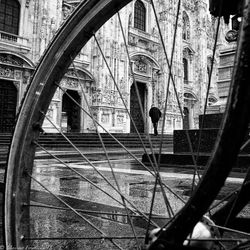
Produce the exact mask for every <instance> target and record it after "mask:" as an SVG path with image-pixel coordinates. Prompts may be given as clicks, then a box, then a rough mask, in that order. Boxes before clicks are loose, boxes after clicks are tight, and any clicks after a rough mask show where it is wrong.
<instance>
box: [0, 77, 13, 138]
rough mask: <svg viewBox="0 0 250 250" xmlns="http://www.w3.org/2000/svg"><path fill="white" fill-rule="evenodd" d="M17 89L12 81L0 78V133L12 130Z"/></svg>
mask: <svg viewBox="0 0 250 250" xmlns="http://www.w3.org/2000/svg"><path fill="white" fill-rule="evenodd" d="M16 105H17V89H16V87H15V85H14V84H13V82H11V81H6V80H3V79H0V133H9V132H12V130H13V128H14V124H15V117H16Z"/></svg>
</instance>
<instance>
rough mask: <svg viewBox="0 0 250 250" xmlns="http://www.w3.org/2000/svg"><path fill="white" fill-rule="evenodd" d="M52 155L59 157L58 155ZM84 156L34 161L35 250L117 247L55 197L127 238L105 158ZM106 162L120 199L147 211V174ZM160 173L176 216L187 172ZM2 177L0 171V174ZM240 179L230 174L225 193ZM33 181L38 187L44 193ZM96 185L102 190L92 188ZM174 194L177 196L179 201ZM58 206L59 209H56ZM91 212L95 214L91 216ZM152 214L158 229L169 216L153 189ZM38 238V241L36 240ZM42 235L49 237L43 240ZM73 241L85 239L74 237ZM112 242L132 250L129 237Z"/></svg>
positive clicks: (125, 163) (150, 185)
mask: <svg viewBox="0 0 250 250" xmlns="http://www.w3.org/2000/svg"><path fill="white" fill-rule="evenodd" d="M54 153H57V154H61V155H62V154H63V152H54ZM90 158H91V161H90V162H91V164H89V163H87V162H86V161H84V160H80V159H79V158H74V157H72V158H70V156H69V157H67V160H66V162H67V163H66V164H63V163H60V162H58V161H56V160H53V159H37V160H36V162H35V168H34V171H33V177H34V178H35V179H36V180H37V182H35V181H33V182H32V191H31V201H32V202H31V205H32V206H31V222H30V223H31V237H32V238H34V240H33V246H34V247H36V248H37V249H86V250H87V249H117V247H116V246H114V245H113V244H112V243H110V241H109V240H103V239H100V233H99V232H97V231H96V230H93V228H92V226H90V225H89V224H88V223H86V221H82V219H81V218H79V216H76V215H75V214H74V213H73V212H71V211H69V210H68V209H66V207H65V206H64V205H62V204H61V202H60V201H59V200H58V198H57V197H59V198H60V199H63V200H64V201H66V202H67V203H68V204H69V205H70V206H72V207H73V208H74V209H76V210H78V211H79V210H82V214H84V218H87V219H88V220H89V221H90V223H93V224H94V225H97V227H98V229H100V230H101V231H102V232H104V233H105V234H107V235H112V234H116V235H121V236H124V232H125V235H126V236H129V237H131V236H133V235H132V233H131V232H130V231H131V229H130V226H129V223H128V218H127V216H124V214H125V209H124V207H122V206H121V204H120V203H119V201H120V200H121V199H120V195H119V194H118V193H117V192H116V191H114V189H113V187H112V186H115V185H116V183H115V182H114V180H113V174H112V171H111V168H110V166H109V164H108V162H107V161H106V160H105V158H101V159H100V156H98V154H95V156H94V155H92V156H91V157H90ZM111 163H112V167H113V170H114V175H115V176H116V179H117V183H118V185H119V189H120V190H121V192H122V193H123V195H124V196H125V197H127V198H128V200H129V201H130V202H132V203H133V204H134V205H135V206H136V207H137V209H139V211H142V212H143V213H147V212H148V211H149V208H150V205H151V200H152V195H153V190H154V184H155V182H154V177H153V176H152V174H151V173H150V172H149V171H148V170H146V169H144V168H143V167H142V166H141V165H140V164H138V162H137V161H136V160H134V159H131V158H128V157H124V156H123V157H121V156H119V157H114V159H113V160H111ZM92 164H93V166H94V168H95V169H93V166H92ZM149 170H150V169H149ZM161 173H162V174H161V176H162V181H163V183H164V184H165V185H166V186H167V187H169V188H171V190H173V191H174V193H175V194H172V193H171V192H169V190H168V188H165V190H166V195H167V196H168V199H169V200H170V203H171V204H172V209H173V212H177V211H178V210H179V209H180V208H181V207H182V206H183V204H184V202H185V201H186V200H187V199H188V197H189V195H190V192H191V190H190V188H191V183H192V178H193V175H192V171H191V170H188V169H176V168H163V169H162V170H161ZM3 174H4V171H3V170H2V171H1V176H3ZM242 181H243V179H242V178H241V174H239V173H238V174H234V175H233V176H232V177H231V178H229V179H228V185H227V189H229V190H234V189H235V188H237V187H238V186H239V184H240V183H242ZM39 183H42V185H44V187H45V188H46V190H45V188H44V187H42V186H41V185H40V184H39ZM97 186H98V187H100V188H101V189H103V190H104V192H103V191H101V189H98V188H96V187H97ZM229 190H224V192H225V193H227V192H228V191H229ZM48 191H49V192H52V193H53V195H52V194H50V193H49V192H48ZM54 195H55V196H54ZM221 195H223V194H221ZM177 196H180V197H181V199H182V200H180V199H179V198H178V197H177ZM183 201H184V202H183ZM48 206H50V207H48ZM52 207H53V208H52ZM62 207H64V209H59V208H62ZM92 213H95V216H94V217H93V216H92V215H93V214H92ZM153 214H154V215H160V216H161V217H162V218H156V219H155V220H154V221H155V222H157V223H158V224H159V225H163V224H165V222H166V221H167V219H166V218H167V217H169V216H168V211H167V208H166V206H165V204H164V202H163V198H162V193H161V189H160V187H159V186H158V187H157V189H156V195H155V205H154V209H153ZM132 215H133V213H132ZM164 217H165V218H164ZM132 218H133V224H134V225H135V229H136V231H137V233H138V234H139V235H141V236H143V232H145V229H144V228H145V226H146V224H145V221H144V220H143V219H142V218H140V217H139V218H138V217H132ZM93 231H94V233H93ZM90 236H94V237H96V240H94V241H89V240H87V238H88V237H90ZM41 237H43V238H44V240H42V241H41V240H39V241H37V240H36V238H41ZM47 237H52V238H54V239H53V240H46V238H47ZM58 237H64V238H71V240H58V239H57V238H58ZM79 237H84V238H85V239H81V240H79V239H76V238H79ZM139 238H140V237H139ZM140 240H142V239H140ZM120 241H122V243H121V242H120ZM116 242H117V243H118V244H120V243H121V244H122V245H123V246H124V247H125V249H133V246H132V245H131V244H132V243H131V242H132V241H131V240H130V239H128V240H124V239H123V240H117V241H116Z"/></svg>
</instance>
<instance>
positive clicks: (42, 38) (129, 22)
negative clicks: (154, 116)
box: [0, 0, 222, 133]
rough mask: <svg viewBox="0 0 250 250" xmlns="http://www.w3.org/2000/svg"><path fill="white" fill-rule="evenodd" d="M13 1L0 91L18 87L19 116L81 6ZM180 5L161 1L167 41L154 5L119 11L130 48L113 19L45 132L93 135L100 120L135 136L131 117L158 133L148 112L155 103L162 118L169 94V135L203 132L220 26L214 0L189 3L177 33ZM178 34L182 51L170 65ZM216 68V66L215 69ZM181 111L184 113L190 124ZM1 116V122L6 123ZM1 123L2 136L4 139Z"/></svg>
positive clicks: (0, 62)
mask: <svg viewBox="0 0 250 250" xmlns="http://www.w3.org/2000/svg"><path fill="white" fill-rule="evenodd" d="M9 2H10V3H11V4H12V5H13V6H14V7H15V8H17V9H18V11H19V14H18V18H19V20H18V34H14V33H13V32H10V30H8V26H7V25H6V24H1V26H0V27H1V28H0V90H1V86H5V87H4V88H6V86H8V84H9V85H10V86H14V88H16V99H15V102H16V108H15V109H14V110H12V112H17V110H18V106H19V105H20V102H21V99H22V97H23V95H24V92H25V89H26V87H27V84H28V82H29V79H30V76H31V75H32V72H33V71H34V68H35V65H36V64H37V63H38V61H39V59H40V57H41V56H42V54H43V52H44V50H45V49H46V46H47V45H48V44H49V42H50V41H51V39H53V36H54V35H55V34H56V31H57V29H58V28H59V27H60V25H61V24H62V23H63V22H64V21H65V20H66V19H67V17H68V16H69V15H70V13H71V12H72V11H73V10H74V9H75V7H76V6H77V1H71V0H46V1H28V0H19V1H18V0H10V1H9ZM177 2H178V1H176V0H168V1H165V0H158V1H155V5H156V9H157V12H158V20H159V24H160V28H161V32H162V37H161V36H160V34H159V32H158V29H157V23H156V21H155V17H154V12H153V9H152V6H151V3H150V1H149V0H134V1H132V2H131V3H130V4H129V5H128V6H126V7H125V8H124V9H123V10H122V11H121V12H120V15H121V17H122V18H121V19H122V23H123V29H124V34H126V35H125V36H126V37H125V39H126V43H125V42H124V37H123V34H122V32H121V28H120V27H119V20H118V18H117V16H114V17H113V18H111V19H110V20H109V21H108V22H107V23H106V24H105V25H104V26H103V27H102V28H101V29H100V30H99V31H98V32H97V33H96V38H97V40H98V44H99V46H100V47H101V48H102V52H101V51H100V50H99V46H98V44H97V43H96V41H95V40H94V39H91V40H90V41H89V43H88V44H87V45H86V46H85V47H84V48H83V49H82V51H81V53H80V54H79V55H78V56H77V57H76V59H75V61H74V65H72V66H71V67H70V68H69V70H68V72H67V74H66V75H65V76H64V78H63V79H62V80H61V83H60V88H58V90H57V92H56V94H55V96H54V98H53V100H52V102H51V104H50V107H49V110H48V116H49V117H50V119H51V120H52V122H53V125H52V124H51V123H50V122H48V121H45V123H44V129H45V130H46V131H49V132H57V129H58V130H63V131H71V132H93V131H96V126H95V125H94V123H93V121H92V118H91V117H94V119H95V120H96V121H97V122H98V123H99V124H101V125H102V126H101V127H98V129H99V130H100V131H101V132H105V131H109V132H119V133H129V132H133V129H132V125H131V123H130V116H129V115H128V114H127V110H129V111H130V114H131V117H132V118H134V119H135V122H136V126H138V127H140V132H146V131H150V132H152V125H151V123H150V120H149V119H148V115H147V114H148V110H149V109H150V107H151V105H152V104H154V105H156V106H158V107H159V108H160V109H161V110H162V111H163V110H164V107H165V99H166V95H168V97H169V99H168V102H167V110H166V121H165V128H164V132H165V133H172V132H173V130H174V129H182V128H183V126H184V127H186V128H197V127H198V116H199V114H201V112H202V111H203V106H204V101H205V92H206V88H207V85H208V78H209V77H208V75H209V74H208V73H209V70H210V62H211V60H210V59H211V56H212V50H213V46H212V44H213V42H214V37H215V24H216V22H215V20H214V19H213V18H211V17H210V15H209V13H208V0H201V1H197V0H192V1H190V0H184V1H182V5H181V6H180V17H179V19H178V24H177V30H176V31H175V23H176V16H175V13H176V11H177ZM1 4H2V3H1ZM3 4H4V3H3ZM14 7H13V8H14ZM138 13H139V14H138ZM3 15H5V14H3ZM6 15H7V14H6ZM4 17H5V18H6V16H4ZM12 18H14V17H12ZM175 32H176V34H177V39H176V40H175V45H176V47H175V50H174V53H173V57H172V58H171V55H172V47H173V43H174V40H173V37H174V33H175ZM161 38H162V39H163V42H164V47H163V46H162V45H161ZM220 41H222V39H221V40H220ZM221 44H222V42H221V43H220V46H222V45H221ZM126 45H127V46H128V52H129V55H130V59H128V56H127V48H126ZM102 53H103V54H104V56H105V60H104V59H103V56H102ZM166 54H167V57H168V60H166ZM216 56H218V55H216ZM105 61H106V62H105ZM106 63H107V64H108V65H109V67H110V70H109V69H108V68H107V65H106ZM130 63H131V64H130ZM170 63H171V64H172V66H173V67H172V69H171V73H172V76H171V75H170V69H169V67H168V66H169V64H170ZM217 64H218V63H217V59H215V62H214V65H215V68H216V66H217ZM130 65H131V67H130ZM110 71H111V72H112V75H111V74H110ZM132 71H133V72H132ZM216 73H217V72H216V70H214V72H213V74H212V84H211V91H210V94H209V97H210V99H209V100H212V101H217V99H218V94H217V85H216V81H217V76H216ZM172 81H174V82H175V87H173V84H172ZM135 83H136V84H137V85H138V89H139V94H140V97H141V100H142V103H141V104H140V105H139V103H134V102H132V100H134V99H137V97H136V96H135V93H134V92H133V91H134V90H133V89H134V87H135V86H134V84H135ZM168 85H169V92H168V93H167V86H168ZM118 88H119V90H118ZM0 93H1V92H0ZM14 95H15V94H14ZM176 95H178V97H179V100H180V103H179V104H180V105H181V107H179V104H178V101H177V98H176ZM0 97H1V98H4V97H3V96H0ZM71 97H72V98H73V97H74V98H76V100H77V101H76V102H78V103H79V104H81V106H82V107H83V109H79V108H77V105H76V104H75V103H74V101H72V98H71ZM1 105H2V104H1ZM139 106H141V107H139ZM2 107H3V106H2ZM0 109H1V107H0ZM2 109H3V108H2ZM12 109H13V108H12ZM140 109H142V111H143V113H144V114H146V116H145V118H143V117H142V116H139V115H138V114H139V113H140ZM0 112H2V113H3V111H1V110H0ZM181 112H183V113H184V117H185V119H184V123H183V121H182V117H181ZM2 113H0V115H2V117H4V116H3V114H2ZM4 119H7V118H6V117H5V118H4ZM1 122H2V121H1V120H0V126H2V128H0V132H5V130H4V129H3V125H1ZM12 122H13V121H12ZM10 123H11V121H10ZM75 124H77V125H75ZM161 124H162V121H161ZM12 125H13V124H12ZM12 125H10V126H9V131H11V128H12ZM7 130H8V129H7ZM7 130H6V131H7Z"/></svg>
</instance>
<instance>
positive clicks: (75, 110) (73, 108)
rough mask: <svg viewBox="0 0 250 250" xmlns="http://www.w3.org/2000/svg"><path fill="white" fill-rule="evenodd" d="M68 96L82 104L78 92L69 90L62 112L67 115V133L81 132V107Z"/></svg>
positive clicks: (65, 95)
mask: <svg viewBox="0 0 250 250" xmlns="http://www.w3.org/2000/svg"><path fill="white" fill-rule="evenodd" d="M68 95H69V96H71V98H72V99H74V100H75V101H76V102H77V103H79V104H81V97H80V95H79V94H78V92H77V91H75V90H69V89H68V90H67V91H66V93H65V94H63V98H62V112H65V113H66V117H67V132H80V127H81V119H80V107H79V106H78V105H77V104H76V103H75V102H74V101H73V100H72V99H71V98H70V97H69V96H68Z"/></svg>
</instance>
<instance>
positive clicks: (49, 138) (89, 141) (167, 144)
mask: <svg viewBox="0 0 250 250" xmlns="http://www.w3.org/2000/svg"><path fill="white" fill-rule="evenodd" d="M65 135H66V137H67V138H68V139H69V140H70V141H71V142H72V143H73V144H74V145H75V146H77V147H78V148H79V149H81V150H83V151H84V150H87V151H88V152H91V151H93V152H94V151H95V150H97V149H100V148H102V144H101V142H100V140H99V137H98V134H96V133H67V134H65ZM100 135H101V137H102V139H103V142H104V145H105V147H106V148H107V150H111V149H112V151H115V150H121V149H122V146H120V145H119V143H118V142H116V140H115V139H114V138H112V136H110V135H109V134H106V133H102V134H100ZM112 135H113V136H114V137H115V138H116V139H117V140H118V141H119V142H120V143H122V145H124V146H125V147H126V148H128V149H132V150H136V149H137V151H138V152H139V151H140V152H141V154H142V152H143V147H142V146H141V142H140V139H139V138H138V136H137V135H136V134H112ZM141 138H142V141H143V143H144V145H145V147H146V148H150V144H149V141H148V136H147V135H144V134H143V135H141ZM150 138H151V142H152V144H153V147H154V148H159V145H160V139H161V136H160V135H158V136H153V135H150ZM10 141H11V134H0V149H1V150H0V165H2V166H4V165H6V159H7V153H8V147H9V144H10ZM39 144H40V145H41V146H43V147H44V148H46V149H48V150H66V151H67V150H68V149H70V148H72V146H71V145H70V143H69V142H68V141H67V140H66V139H65V138H64V137H63V136H62V135H61V134H59V133H47V134H43V135H41V136H40V137H39ZM162 149H163V150H162V151H163V152H172V150H173V135H170V134H167V135H163V144H162ZM71 155H72V156H73V154H71ZM69 157H70V156H69Z"/></svg>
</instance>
